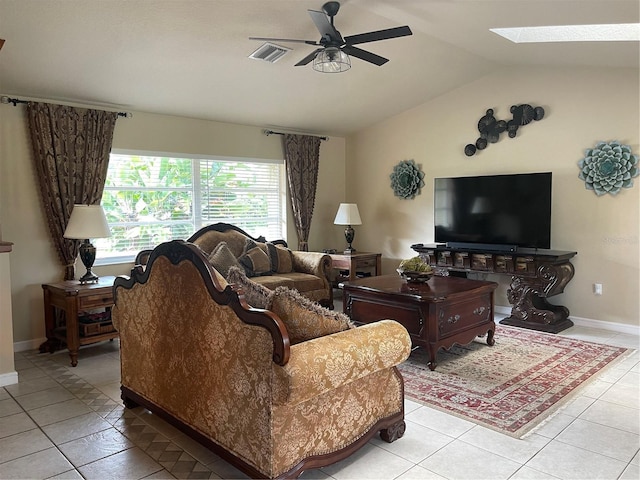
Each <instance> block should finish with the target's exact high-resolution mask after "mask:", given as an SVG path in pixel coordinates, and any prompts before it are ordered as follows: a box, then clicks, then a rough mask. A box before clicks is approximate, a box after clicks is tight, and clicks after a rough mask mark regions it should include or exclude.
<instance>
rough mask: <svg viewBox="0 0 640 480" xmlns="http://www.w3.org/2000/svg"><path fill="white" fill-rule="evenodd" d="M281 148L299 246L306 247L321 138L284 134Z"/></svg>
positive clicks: (303, 249) (313, 201)
mask: <svg viewBox="0 0 640 480" xmlns="http://www.w3.org/2000/svg"><path fill="white" fill-rule="evenodd" d="M282 149H283V151H284V159H285V162H286V164H285V165H286V170H287V183H288V185H289V195H290V197H291V207H292V209H293V219H294V222H295V226H296V232H297V234H298V250H302V251H305V252H306V251H308V250H309V244H308V241H309V230H310V228H311V217H312V216H313V206H314V203H315V200H316V185H317V183H318V166H319V164H320V162H319V158H320V138H319V137H312V136H309V135H292V134H285V135H284V136H283V137H282Z"/></svg>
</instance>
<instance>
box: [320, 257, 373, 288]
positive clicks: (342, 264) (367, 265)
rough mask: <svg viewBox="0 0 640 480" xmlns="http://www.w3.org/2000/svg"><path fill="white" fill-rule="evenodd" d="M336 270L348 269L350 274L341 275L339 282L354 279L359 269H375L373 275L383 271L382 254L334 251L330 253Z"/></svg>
mask: <svg viewBox="0 0 640 480" xmlns="http://www.w3.org/2000/svg"><path fill="white" fill-rule="evenodd" d="M329 256H330V257H331V261H332V268H333V269H334V270H348V271H349V276H343V275H339V276H338V280H337V282H336V283H337V284H339V283H340V282H342V281H353V280H355V279H356V278H357V276H356V272H358V271H359V270H371V269H372V270H373V276H376V277H377V276H378V275H380V274H381V273H382V267H381V264H382V254H381V253H372V252H353V253H332V254H330V255H329Z"/></svg>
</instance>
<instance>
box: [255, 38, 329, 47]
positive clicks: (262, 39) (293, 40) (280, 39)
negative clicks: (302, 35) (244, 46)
mask: <svg viewBox="0 0 640 480" xmlns="http://www.w3.org/2000/svg"><path fill="white" fill-rule="evenodd" d="M249 40H260V41H261V42H290V43H306V44H307V45H320V44H319V43H318V42H315V41H313V40H298V39H295V38H268V37H249Z"/></svg>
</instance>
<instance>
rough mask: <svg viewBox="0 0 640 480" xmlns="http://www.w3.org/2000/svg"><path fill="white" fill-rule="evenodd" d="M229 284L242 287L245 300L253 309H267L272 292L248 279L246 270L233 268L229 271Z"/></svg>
mask: <svg viewBox="0 0 640 480" xmlns="http://www.w3.org/2000/svg"><path fill="white" fill-rule="evenodd" d="M227 282H229V283H233V284H235V285H237V286H238V287H240V289H241V290H242V293H243V294H244V299H245V300H246V302H247V303H248V304H249V305H251V306H252V307H255V308H267V301H268V300H269V295H271V290H269V289H268V288H267V287H265V286H263V285H260V284H259V283H256V282H254V281H252V280H250V279H249V278H247V276H246V275H245V273H244V269H242V268H238V267H231V268H230V269H229V275H227Z"/></svg>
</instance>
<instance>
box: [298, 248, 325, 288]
mask: <svg viewBox="0 0 640 480" xmlns="http://www.w3.org/2000/svg"><path fill="white" fill-rule="evenodd" d="M291 256H292V258H293V269H294V270H295V271H296V272H302V273H309V274H311V275H315V276H316V277H320V278H326V279H327V281H328V277H329V272H330V270H331V257H330V256H329V255H327V254H326V253H321V252H303V251H301V250H291Z"/></svg>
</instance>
